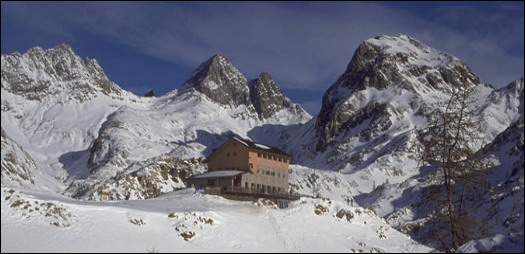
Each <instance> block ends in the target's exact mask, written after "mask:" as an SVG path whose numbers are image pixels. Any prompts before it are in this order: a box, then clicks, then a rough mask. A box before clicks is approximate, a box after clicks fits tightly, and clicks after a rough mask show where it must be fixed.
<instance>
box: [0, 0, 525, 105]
mask: <svg viewBox="0 0 525 254" xmlns="http://www.w3.org/2000/svg"><path fill="white" fill-rule="evenodd" d="M1 5H2V6H1V19H2V23H1V28H2V30H1V33H2V37H1V38H2V46H1V51H2V54H10V53H12V52H15V51H18V52H21V53H23V52H26V51H27V50H28V49H29V48H31V47H34V46H40V47H42V48H50V47H54V46H56V45H58V44H61V43H66V44H68V45H70V46H72V47H73V49H74V51H75V52H76V53H77V54H78V55H80V56H82V57H89V58H94V59H97V61H98V62H99V63H100V65H101V66H102V67H103V69H104V70H105V72H106V74H107V75H108V76H109V78H110V79H111V80H113V81H114V82H116V83H117V84H118V85H120V86H121V87H122V88H124V89H126V90H129V91H132V92H134V93H136V94H139V95H142V94H143V93H144V92H146V90H148V89H153V90H154V92H155V94H156V95H162V94H165V93H167V92H169V91H171V90H173V89H177V88H180V87H181V85H182V83H183V82H184V80H185V79H186V78H187V77H188V75H190V74H191V72H192V71H193V70H194V69H195V68H196V67H197V66H198V65H199V64H200V63H201V62H203V61H205V60H206V59H208V58H209V57H210V56H212V55H213V54H214V53H216V52H222V53H223V54H225V55H226V56H227V57H228V58H229V59H230V61H231V62H232V63H233V64H234V65H235V66H237V68H238V69H239V70H240V71H241V72H242V73H243V74H245V75H246V76H247V78H248V79H252V78H255V77H257V76H258V74H259V73H261V72H264V71H266V72H269V73H270V74H271V75H272V76H273V77H274V79H275V80H276V81H277V83H278V84H279V85H280V86H281V87H283V89H284V91H285V93H286V95H287V96H288V97H290V98H291V99H292V100H293V101H294V102H297V103H300V104H301V105H302V106H303V107H304V108H305V109H307V110H308V111H309V112H310V113H312V114H314V115H315V114H317V112H318V111H319V108H320V103H321V98H322V95H323V93H324V91H325V90H326V89H327V88H328V87H329V86H330V85H331V84H333V82H334V81H335V80H336V79H337V78H338V76H339V75H341V74H342V73H343V71H344V70H345V68H346V66H347V64H348V62H349V61H350V59H351V58H352V55H353V53H354V51H355V49H356V48H357V46H358V45H359V44H360V43H361V42H362V41H364V40H366V39H368V38H371V37H374V36H377V35H380V34H397V33H403V34H407V35H410V36H412V37H414V38H416V39H417V40H420V41H421V42H423V43H425V44H427V45H429V46H431V47H434V48H436V49H438V50H440V51H443V52H446V53H449V54H452V55H455V56H456V57H458V58H460V59H461V60H463V61H464V62H466V63H467V64H468V65H469V66H470V67H471V69H472V70H473V71H474V73H476V74H477V75H478V76H479V77H480V78H481V80H482V81H483V82H485V83H490V84H493V85H494V86H495V87H501V86H504V85H506V84H508V83H510V82H511V81H513V80H515V79H518V78H521V77H523V72H524V71H523V69H524V57H523V56H524V53H523V52H524V38H523V37H524V25H523V16H524V8H523V6H524V4H523V2H500V1H498V2H428V1H425V2H235V3H233V2H89V3H88V2H69V3H65V2H5V1H2V2H1Z"/></svg>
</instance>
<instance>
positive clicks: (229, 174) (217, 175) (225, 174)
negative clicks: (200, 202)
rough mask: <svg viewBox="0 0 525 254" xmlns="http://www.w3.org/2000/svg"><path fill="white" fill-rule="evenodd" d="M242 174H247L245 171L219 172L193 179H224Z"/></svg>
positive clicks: (197, 176) (195, 176) (208, 173)
mask: <svg viewBox="0 0 525 254" xmlns="http://www.w3.org/2000/svg"><path fill="white" fill-rule="evenodd" d="M242 173H246V172H245V171H239V170H219V171H211V172H207V173H204V174H200V175H194V176H192V177H191V178H223V177H232V176H236V175H240V174H242Z"/></svg>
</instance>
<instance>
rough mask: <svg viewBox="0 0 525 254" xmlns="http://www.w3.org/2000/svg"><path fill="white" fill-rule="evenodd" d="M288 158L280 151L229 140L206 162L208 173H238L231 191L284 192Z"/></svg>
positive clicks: (286, 189)
mask: <svg viewBox="0 0 525 254" xmlns="http://www.w3.org/2000/svg"><path fill="white" fill-rule="evenodd" d="M290 158H291V156H290V155H288V154H287V153H285V152H284V151H282V150H280V149H278V148H275V147H270V146H266V145H262V144H257V143H255V142H252V141H249V140H244V139H241V138H237V137H232V138H230V140H228V141H227V142H226V143H225V144H224V145H223V146H221V147H220V148H219V149H217V150H215V151H214V152H213V153H212V154H211V155H210V156H209V157H208V158H207V159H206V162H207V164H208V171H210V172H212V171H225V172H226V171H228V172H232V171H242V174H240V175H239V176H237V177H235V178H232V187H242V188H246V189H254V190H261V191H271V192H287V191H288V170H289V163H290Z"/></svg>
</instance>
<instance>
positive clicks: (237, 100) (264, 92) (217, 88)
mask: <svg viewBox="0 0 525 254" xmlns="http://www.w3.org/2000/svg"><path fill="white" fill-rule="evenodd" d="M184 87H185V88H186V89H195V90H197V91H199V92H200V93H202V94H204V95H206V96H207V97H208V98H209V99H210V100H211V101H213V102H215V103H217V104H219V105H223V106H230V107H233V108H235V107H238V106H240V105H244V106H246V110H247V111H248V113H254V114H257V116H258V117H259V119H261V120H264V119H268V118H271V117H273V116H275V115H276V113H277V112H279V111H281V110H288V111H289V113H290V114H295V115H298V116H299V117H300V118H305V119H306V118H310V116H309V115H308V113H306V111H304V109H302V108H301V107H300V106H299V105H297V104H294V103H292V102H291V100H290V99H289V98H287V97H286V96H285V95H284V92H283V91H282V89H281V88H280V87H279V85H277V83H276V82H275V81H274V80H273V79H272V76H270V74H269V73H267V72H263V73H262V74H261V75H260V76H259V77H258V78H256V79H254V80H251V81H250V82H248V81H247V79H246V77H245V76H244V75H243V74H242V73H240V72H239V70H238V69H237V68H236V67H235V66H234V65H233V64H232V63H231V62H230V61H229V60H228V59H227V58H226V57H225V56H224V55H223V54H221V53H217V54H215V55H214V56H213V57H211V58H210V59H208V60H207V61H206V62H204V63H202V64H201V65H200V66H199V67H198V68H197V70H196V71H195V72H194V73H193V74H192V75H191V76H190V78H189V79H188V80H187V81H186V82H185V83H184Z"/></svg>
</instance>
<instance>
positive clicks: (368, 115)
mask: <svg viewBox="0 0 525 254" xmlns="http://www.w3.org/2000/svg"><path fill="white" fill-rule="evenodd" d="M519 84H520V83H519V82H518V83H517V85H509V86H508V87H507V88H502V89H499V90H494V89H493V88H491V87H490V86H488V85H484V84H482V83H481V82H480V81H479V79H478V78H477V77H476V75H475V74H473V73H472V72H471V71H470V69H469V68H468V67H467V66H466V65H465V64H464V63H463V62H461V61H460V60H459V59H457V58H456V57H454V56H452V55H448V54H445V53H442V52H439V51H437V50H435V49H433V48H431V47H429V46H427V45H425V44H423V43H421V42H419V41H417V40H415V39H413V38H411V37H409V36H406V35H394V36H386V35H383V36H378V37H375V38H373V39H369V40H366V41H364V42H363V43H362V44H361V45H360V46H359V47H358V48H357V50H356V51H355V53H354V56H353V57H352V59H351V61H350V63H349V64H348V67H347V69H346V71H345V72H344V73H343V74H342V75H341V76H340V77H339V79H338V80H337V81H336V82H335V83H334V84H333V85H332V86H331V87H330V88H329V89H328V90H327V91H326V92H325V94H324V96H323V104H322V108H321V110H320V112H319V114H318V115H317V117H316V118H315V119H312V120H310V121H309V122H308V123H306V124H305V125H303V126H301V127H299V128H298V129H295V130H294V131H293V132H292V133H290V134H289V137H290V138H289V139H288V141H287V149H288V151H289V152H290V153H292V154H293V155H294V159H295V161H297V162H298V163H299V164H301V165H305V166H309V167H313V168H319V169H330V170H335V171H338V172H342V173H346V174H350V175H352V178H353V179H354V180H356V182H357V184H358V185H359V186H358V187H357V189H358V190H359V191H360V192H369V191H371V190H372V189H373V188H372V187H374V186H377V185H380V184H382V183H384V182H390V183H400V182H403V181H404V180H406V179H407V178H408V177H410V176H413V175H416V174H418V173H419V167H418V165H417V162H415V160H414V155H413V153H412V152H410V149H409V147H410V144H412V143H413V142H417V139H416V135H415V134H416V130H418V129H421V128H424V127H426V126H427V122H428V121H429V120H430V119H431V117H433V115H434V114H433V113H434V110H436V109H437V110H439V109H441V108H444V102H446V101H447V100H448V99H449V98H450V95H451V92H452V89H453V88H454V87H460V86H461V87H475V88H476V90H475V98H477V101H476V102H475V103H474V104H472V105H471V107H472V109H473V110H474V109H476V108H478V109H477V110H478V111H479V112H480V114H479V120H480V124H481V125H482V126H484V128H485V129H486V130H487V133H484V135H483V140H481V141H473V142H474V143H475V146H476V147H478V148H481V146H482V145H483V144H486V143H488V142H490V141H491V140H492V139H493V138H494V137H495V136H496V135H497V134H499V133H500V132H502V131H503V130H504V129H505V128H506V127H508V126H509V125H510V124H511V123H512V122H513V121H514V120H516V119H517V115H518V111H519V110H520V104H519V100H520V99H519V97H520V96H523V87H522V86H521V87H520V85H519ZM357 179H359V180H357Z"/></svg>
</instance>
